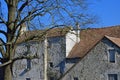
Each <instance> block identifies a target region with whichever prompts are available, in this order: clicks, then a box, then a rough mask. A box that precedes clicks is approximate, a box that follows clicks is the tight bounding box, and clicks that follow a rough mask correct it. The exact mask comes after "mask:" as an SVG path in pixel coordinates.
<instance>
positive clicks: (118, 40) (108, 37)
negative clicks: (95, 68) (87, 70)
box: [58, 35, 120, 80]
mask: <svg viewBox="0 0 120 80" xmlns="http://www.w3.org/2000/svg"><path fill="white" fill-rule="evenodd" d="M103 38H107V39H108V40H110V41H111V42H113V43H114V44H115V45H117V46H118V47H120V37H119V38H115V37H110V36H106V35H105V36H103V37H102V38H101V39H100V40H99V41H101V40H102V39H103ZM99 41H97V42H96V43H95V44H94V46H95V45H97V44H98V43H99ZM94 46H93V47H92V48H91V49H90V50H89V51H88V52H87V53H86V54H84V56H82V58H81V59H80V60H79V61H78V62H77V63H75V64H74V65H73V66H72V67H71V68H69V69H68V70H67V71H66V72H65V74H64V75H63V76H62V77H60V78H59V79H58V80H61V79H62V78H63V77H64V76H65V75H66V74H67V73H69V72H70V71H71V70H72V69H73V68H74V67H75V66H76V65H77V64H79V62H80V61H81V60H82V59H83V58H84V57H85V56H86V55H87V54H88V53H89V52H90V51H91V50H92V49H93V48H94Z"/></svg>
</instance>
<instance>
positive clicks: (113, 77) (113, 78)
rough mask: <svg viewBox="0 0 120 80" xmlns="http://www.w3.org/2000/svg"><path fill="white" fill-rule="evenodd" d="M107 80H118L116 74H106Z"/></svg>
mask: <svg viewBox="0 0 120 80" xmlns="http://www.w3.org/2000/svg"><path fill="white" fill-rule="evenodd" d="M108 80H118V77H117V74H108Z"/></svg>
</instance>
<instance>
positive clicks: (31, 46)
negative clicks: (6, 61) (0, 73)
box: [13, 37, 66, 80]
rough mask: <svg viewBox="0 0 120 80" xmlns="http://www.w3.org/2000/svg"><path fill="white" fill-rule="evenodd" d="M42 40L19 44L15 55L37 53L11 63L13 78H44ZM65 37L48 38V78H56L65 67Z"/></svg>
mask: <svg viewBox="0 0 120 80" xmlns="http://www.w3.org/2000/svg"><path fill="white" fill-rule="evenodd" d="M44 45H45V44H44V41H31V42H27V43H22V44H19V45H18V46H17V48H16V51H15V52H16V55H15V57H20V56H32V55H36V54H37V55H38V57H39V58H35V59H31V60H29V59H22V60H17V61H16V62H15V63H14V65H13V75H14V76H13V80H26V79H28V78H30V79H31V80H43V79H44V59H43V58H44V51H45V49H44ZM65 46H66V44H65V37H53V38H48V47H47V49H48V50H47V54H48V72H47V73H48V78H50V77H55V79H57V78H58V77H60V76H61V75H62V73H64V69H65V50H66V48H65Z"/></svg>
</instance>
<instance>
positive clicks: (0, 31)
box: [0, 30, 7, 38]
mask: <svg viewBox="0 0 120 80" xmlns="http://www.w3.org/2000/svg"><path fill="white" fill-rule="evenodd" d="M0 33H2V34H4V35H5V37H6V38H7V33H6V32H5V31H3V30H0Z"/></svg>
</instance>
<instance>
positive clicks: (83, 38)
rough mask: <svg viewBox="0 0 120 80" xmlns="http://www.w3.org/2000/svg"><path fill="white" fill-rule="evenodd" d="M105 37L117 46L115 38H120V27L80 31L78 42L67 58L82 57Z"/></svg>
mask: <svg viewBox="0 0 120 80" xmlns="http://www.w3.org/2000/svg"><path fill="white" fill-rule="evenodd" d="M105 35H106V36H110V37H109V39H110V40H112V41H113V42H115V43H116V44H118V43H119V42H120V41H118V39H116V38H120V26H111V27H106V28H96V29H84V30H81V32H80V42H79V43H77V44H76V45H75V46H74V47H73V49H72V50H71V52H70V53H69V55H68V58H75V57H83V56H84V55H85V54H87V52H88V51H89V50H90V49H91V48H92V47H93V46H94V45H95V44H96V43H97V42H98V41H99V40H100V39H101V38H103V37H104V36H105ZM112 37H116V38H112Z"/></svg>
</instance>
